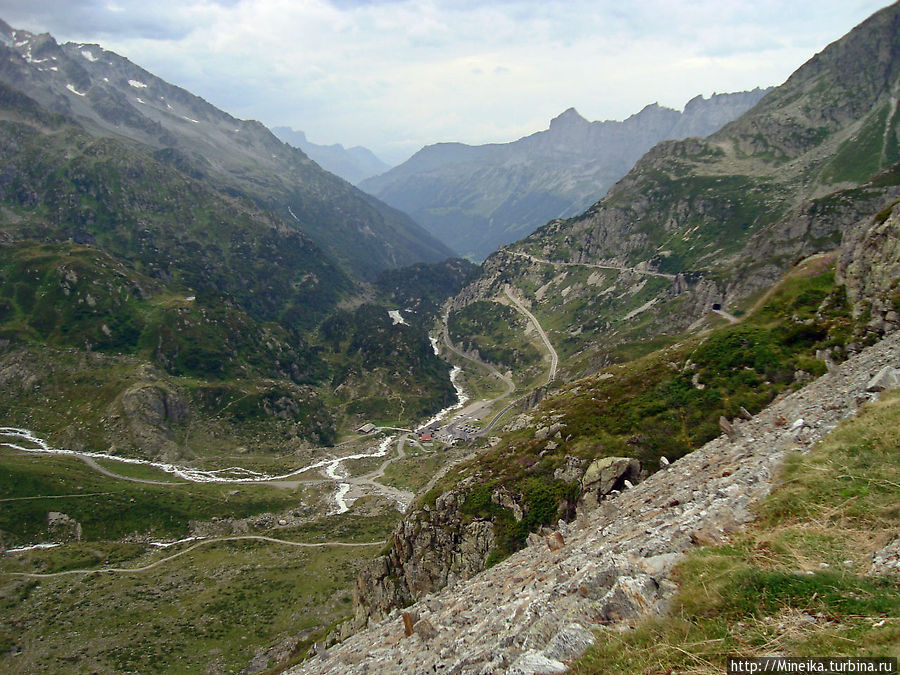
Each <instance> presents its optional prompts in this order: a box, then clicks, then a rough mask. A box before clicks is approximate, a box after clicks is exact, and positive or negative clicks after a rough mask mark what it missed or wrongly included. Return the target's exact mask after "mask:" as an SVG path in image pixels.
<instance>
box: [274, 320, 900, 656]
mask: <svg viewBox="0 0 900 675" xmlns="http://www.w3.org/2000/svg"><path fill="white" fill-rule="evenodd" d="M898 371H900V333H897V332H895V333H892V334H891V335H889V336H888V337H887V338H885V339H884V340H883V341H881V342H879V343H878V344H876V345H874V346H871V347H869V348H867V349H865V350H863V351H862V352H860V353H859V354H857V355H855V356H853V357H852V358H850V359H848V360H847V361H846V362H845V363H843V364H841V365H840V366H838V367H836V368H835V369H834V370H833V371H832V372H830V373H828V374H826V375H824V376H822V377H821V378H819V379H818V380H816V381H814V382H812V383H810V384H809V385H807V386H806V387H805V388H803V389H802V390H800V391H797V392H796V393H794V394H791V395H789V396H785V397H781V398H779V399H777V400H776V401H775V402H774V403H773V404H772V405H770V406H769V407H768V408H766V409H765V410H764V411H763V412H761V413H760V414H758V415H756V416H755V417H753V418H752V419H750V420H735V421H734V422H733V423H732V424H733V427H734V433H733V437H732V438H729V437H727V436H725V435H723V436H720V437H719V438H717V439H715V440H713V441H711V442H710V443H708V444H706V445H705V446H704V447H703V448H701V449H700V450H697V451H695V452H693V453H691V454H690V455H687V456H686V457H684V458H682V459H681V460H679V461H677V462H675V463H673V464H671V465H670V466H669V467H668V468H667V469H665V470H663V471H660V472H658V473H656V474H654V475H653V476H651V477H650V478H648V479H647V480H646V481H644V482H643V483H641V484H639V485H637V486H635V487H634V488H633V489H629V490H627V491H625V492H623V493H621V494H620V495H618V496H616V497H614V498H610V499H606V500H604V501H602V502H601V503H600V505H599V507H598V508H596V509H592V510H582V511H581V512H580V514H579V517H578V518H577V519H576V521H575V522H573V523H571V524H568V525H566V524H561V525H560V528H559V530H558V531H556V532H554V533H553V536H551V537H548V538H547V539H546V542H545V545H533V546H529V547H528V548H527V549H524V550H522V551H519V552H518V553H516V554H514V555H512V556H511V557H510V558H508V559H507V560H505V561H503V562H502V563H500V564H498V565H496V566H494V567H492V568H490V569H488V570H486V571H485V572H483V573H481V574H479V575H477V576H476V577H474V578H473V579H472V580H470V581H469V582H467V583H464V584H458V585H456V586H453V587H447V588H445V589H444V590H443V591H441V592H439V593H437V594H435V595H432V596H429V597H427V598H425V599H423V600H421V601H419V602H417V603H415V604H414V605H412V606H410V607H408V608H406V609H405V610H403V611H402V612H401V611H400V610H395V611H393V612H392V613H390V614H389V615H388V616H387V617H386V618H385V619H384V620H382V621H380V622H373V623H372V624H370V626H369V627H368V629H366V630H364V631H362V632H360V633H358V634H356V635H354V636H352V637H350V638H349V639H347V640H346V641H345V642H343V643H342V644H340V645H336V646H335V647H333V648H331V649H328V650H322V651H321V652H320V653H319V655H318V656H316V657H314V658H313V659H311V660H310V661H308V662H306V663H304V664H302V665H301V666H299V667H297V668H295V669H293V670H291V671H290V672H292V673H333V672H341V673H379V674H381V673H421V672H444V673H493V672H501V671H502V672H508V673H553V672H564V671H565V669H566V665H565V663H566V662H568V661H570V660H572V659H574V658H576V657H577V656H578V655H579V654H581V653H582V652H583V651H584V650H585V649H587V647H588V646H589V645H590V644H591V643H592V642H593V640H594V639H595V637H594V635H595V633H594V631H595V630H597V629H600V628H603V627H610V626H616V625H622V624H627V623H628V622H630V621H632V620H635V619H638V618H639V617H642V616H645V615H649V614H653V613H655V612H660V611H663V610H664V609H665V607H666V604H667V601H668V600H669V599H670V598H671V597H672V595H673V593H674V592H675V590H676V585H675V583H674V582H673V581H672V580H671V579H670V577H669V573H670V571H671V569H672V567H673V565H674V564H675V563H676V562H677V561H678V560H679V559H680V558H681V556H682V555H683V554H684V553H685V552H686V551H687V550H689V549H690V548H692V547H694V546H697V545H703V544H708V543H715V542H719V541H722V540H724V538H725V537H726V536H727V534H728V533H729V532H730V531H732V530H734V529H736V528H739V527H740V526H741V524H742V523H744V522H747V521H748V520H750V518H751V513H750V507H751V506H752V505H753V504H754V503H756V502H757V501H758V500H759V499H761V498H762V497H764V496H765V495H766V494H768V492H769V490H770V488H771V485H772V475H773V472H774V470H775V468H776V467H777V465H778V464H779V463H780V461H781V460H782V458H783V456H784V454H785V453H786V452H789V451H793V450H800V451H804V450H806V449H807V448H809V447H810V446H811V445H812V444H813V443H815V442H816V441H817V440H818V439H820V438H821V437H822V436H824V435H825V434H827V433H828V432H829V431H830V430H831V429H833V428H834V427H835V426H836V425H837V424H838V423H839V422H840V421H841V420H842V419H844V418H846V417H848V416H851V415H853V414H854V413H855V411H856V409H857V407H858V406H859V405H861V404H862V403H864V402H865V401H867V400H869V399H870V398H872V397H873V396H875V395H876V393H875V392H873V391H870V389H877V388H879V387H876V386H874V385H872V386H870V385H871V384H872V379H873V376H875V375H876V374H879V373H882V372H889V373H892V374H893V375H894V376H896V374H897V372H898Z"/></svg>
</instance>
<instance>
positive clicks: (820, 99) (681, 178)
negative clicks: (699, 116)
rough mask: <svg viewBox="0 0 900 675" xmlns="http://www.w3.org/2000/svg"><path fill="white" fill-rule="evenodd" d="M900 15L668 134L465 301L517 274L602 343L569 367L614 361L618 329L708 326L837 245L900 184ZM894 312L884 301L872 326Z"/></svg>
mask: <svg viewBox="0 0 900 675" xmlns="http://www.w3.org/2000/svg"><path fill="white" fill-rule="evenodd" d="M898 25H900V9H898V6H897V5H892V6H890V7H888V8H886V9H884V10H882V11H880V12H878V13H876V14H875V15H874V16H872V17H871V18H870V19H869V20H868V21H866V22H865V23H863V24H861V25H860V26H858V27H857V28H856V29H854V30H853V31H852V32H851V33H850V34H848V35H847V36H845V37H844V38H843V39H841V40H840V41H838V42H835V43H833V44H831V45H829V46H828V47H827V48H826V49H825V50H823V51H822V53H820V54H818V55H817V56H815V57H814V58H813V59H811V60H810V61H809V62H808V63H806V64H805V65H804V66H803V67H801V68H800V69H799V70H798V71H797V72H796V73H794V75H792V76H791V78H790V79H789V80H788V81H787V82H786V83H785V84H784V85H782V86H781V87H778V88H776V89H775V90H773V91H772V92H771V93H769V94H768V95H767V96H765V97H764V98H763V99H762V100H761V101H760V102H759V103H758V104H757V105H755V106H754V107H753V108H751V109H750V110H749V111H747V112H746V113H745V114H744V115H742V116H741V117H740V118H738V119H737V120H735V121H733V122H731V123H729V124H727V125H725V126H724V127H723V128H722V129H720V130H719V131H717V132H716V133H714V134H711V135H710V136H707V137H706V138H704V139H699V138H688V139H686V140H682V141H664V142H662V143H659V144H658V145H656V146H655V147H653V148H652V149H650V150H649V151H648V152H647V153H646V154H645V155H643V157H641V158H640V159H639V160H638V161H637V162H636V164H635V165H634V167H633V168H632V169H631V171H629V172H628V173H627V174H626V175H625V176H624V177H623V178H622V179H621V180H619V181H618V182H617V183H616V184H615V185H614V186H613V187H612V188H610V190H609V192H608V193H607V194H606V196H605V197H604V198H603V199H601V200H600V201H599V202H597V203H596V204H594V205H593V206H591V207H590V208H589V209H587V210H586V211H585V212H584V213H582V214H581V215H579V216H577V217H574V218H569V219H557V220H553V221H550V222H548V223H547V224H546V225H544V226H543V227H541V228H539V229H538V230H537V231H535V232H534V233H533V234H531V235H530V236H528V237H527V238H525V239H523V240H521V241H519V242H517V243H515V244H512V245H511V246H509V247H507V248H503V249H501V250H499V251H498V252H496V253H495V254H493V255H491V256H490V257H489V258H488V259H487V260H486V261H485V263H484V265H483V267H482V275H481V277H480V278H479V279H477V280H475V281H474V282H472V284H471V285H470V286H469V287H468V288H466V289H463V291H462V292H461V293H460V294H459V295H458V296H457V299H456V303H457V306H459V305H464V304H466V303H469V302H472V301H473V300H478V299H482V300H491V299H493V298H495V297H497V295H498V293H499V292H500V291H502V287H503V286H504V285H505V284H509V285H510V286H513V287H516V288H518V289H519V292H520V293H522V294H523V295H525V296H526V300H527V301H531V302H532V303H533V304H532V307H533V310H534V311H535V313H536V314H538V315H540V316H542V317H544V318H546V320H547V323H548V324H550V325H553V324H557V325H560V324H562V326H563V327H562V328H560V329H558V331H556V332H557V335H552V334H551V336H550V339H551V341H552V340H553V339H554V338H556V339H558V340H566V341H568V343H569V346H570V349H572V351H574V352H575V353H578V352H579V351H582V352H583V353H591V354H592V356H591V358H592V359H593V360H594V361H593V362H592V363H584V366H583V367H584V369H583V370H579V371H574V372H568V373H567V372H565V371H563V372H562V373H561V376H562V377H563V378H565V377H566V376H567V375H570V376H571V375H580V374H583V373H587V372H591V370H595V369H597V368H599V367H602V366H603V365H605V363H606V361H604V359H605V358H606V357H607V356H608V355H609V354H612V353H614V347H615V346H616V345H619V344H623V343H633V342H641V341H644V340H647V339H648V338H653V337H656V336H658V335H661V334H672V333H674V332H681V331H684V330H686V329H689V328H690V327H691V326H693V325H694V324H695V323H696V324H697V325H698V326H699V325H700V323H702V322H703V321H704V320H705V317H706V316H707V314H708V313H709V311H710V310H711V309H713V307H714V306H715V305H719V308H720V309H725V310H726V311H727V310H728V307H729V306H731V305H733V303H735V302H737V301H740V300H743V299H746V298H747V297H749V296H750V295H752V294H754V293H757V292H759V291H762V290H764V289H765V288H767V287H769V286H770V285H771V284H772V283H773V282H774V281H776V280H777V279H778V278H780V277H781V276H782V275H783V274H784V272H785V271H786V270H787V269H789V268H790V266H791V265H792V264H793V263H794V262H795V261H796V260H798V259H801V258H804V257H807V256H810V255H812V254H815V253H817V252H824V251H830V250H834V249H835V248H837V246H838V245H839V243H840V241H841V237H842V235H843V234H844V233H846V232H847V231H848V230H849V229H850V228H851V227H852V226H853V225H854V224H855V223H857V222H859V221H860V219H864V218H868V219H871V217H872V215H873V214H875V213H876V212H878V211H879V210H880V209H882V208H883V206H884V204H885V203H888V202H889V201H890V200H891V198H893V199H896V197H897V196H898V195H897V194H896V191H897V188H898V186H897V183H898V181H897V176H896V172H895V169H894V165H895V162H897V161H898V160H900V144H898V142H897V141H898V138H900V128H898V126H897V122H896V117H895V116H893V114H894V111H895V110H896V100H897V96H898V92H900V31H898V30H897V26H898ZM857 78H858V79H860V80H861V81H863V82H864V84H863V85H862V86H860V87H856V86H854V85H853V84H852V82H853V80H854V79H857ZM864 139H869V140H864ZM879 172H882V173H879ZM591 268H595V269H591ZM891 273H893V274H894V276H895V278H896V274H897V273H896V270H894V271H893V272H891V270H889V269H887V268H885V277H886V278H887V276H889V275H890V274H891ZM863 276H864V273H861V274H860V278H863ZM586 277H587V279H585V278H586ZM530 289H537V290H530ZM875 312H877V313H878V316H875ZM890 312H895V313H897V310H896V309H891V308H889V307H888V306H887V305H886V304H882V305H880V306H878V307H875V308H874V312H873V322H874V323H873V327H872V329H873V331H875V332H879V331H880V322H881V321H888V322H890V321H891V320H893V319H894V316H895V314H890V316H888V315H889V313H890ZM898 314H900V313H898ZM876 324H877V325H876ZM573 342H574V343H575V344H574V345H573V344H572V343H573ZM594 355H596V356H594ZM579 365H581V364H579ZM569 367H570V368H571V367H572V366H569Z"/></svg>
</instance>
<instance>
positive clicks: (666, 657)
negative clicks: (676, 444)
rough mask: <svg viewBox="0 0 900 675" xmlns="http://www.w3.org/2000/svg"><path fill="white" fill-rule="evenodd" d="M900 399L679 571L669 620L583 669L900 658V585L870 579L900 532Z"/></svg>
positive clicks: (802, 469) (587, 661)
mask: <svg viewBox="0 0 900 675" xmlns="http://www.w3.org/2000/svg"><path fill="white" fill-rule="evenodd" d="M897 428H900V394H898V393H896V392H895V393H893V394H890V395H887V396H885V397H884V398H883V399H882V400H881V401H879V402H877V403H873V404H871V405H869V406H867V407H866V408H864V409H863V410H862V412H861V413H860V415H859V416H858V417H856V418H854V419H852V420H850V421H848V422H845V423H844V424H843V425H842V426H841V427H840V428H838V429H837V430H836V431H834V432H833V433H832V434H830V435H829V436H828V437H827V438H826V439H824V440H823V441H822V442H821V443H820V444H819V445H817V446H816V447H815V448H814V449H813V450H812V451H811V453H810V454H809V455H800V454H796V455H792V456H790V457H789V458H788V459H787V461H786V462H785V466H784V469H783V472H782V474H781V476H780V477H779V482H778V486H777V488H776V489H775V490H774V491H773V493H772V494H771V495H770V496H769V497H768V498H767V499H766V500H764V502H763V503H762V504H760V505H759V507H758V508H757V516H758V518H757V520H756V521H755V522H754V523H753V524H752V525H751V526H750V527H749V528H748V529H747V531H746V532H745V533H743V534H741V535H738V536H735V537H734V538H733V540H732V542H731V543H730V544H728V545H726V546H720V547H716V548H706V549H701V550H698V551H696V552H694V553H692V554H690V555H689V556H688V558H687V559H686V560H685V561H684V562H683V563H681V564H680V565H679V567H678V569H677V579H678V582H679V585H680V587H681V588H680V591H679V594H678V596H677V598H676V600H675V602H674V606H673V607H672V610H671V612H670V613H669V615H668V616H665V617H662V618H659V619H654V620H648V621H645V622H642V623H640V624H638V625H637V626H636V627H635V630H630V631H626V632H622V633H612V632H603V633H601V634H600V635H599V637H598V641H597V644H596V646H595V647H593V648H592V649H591V650H590V651H589V652H588V654H587V655H585V656H584V657H583V658H582V659H581V660H580V661H579V662H578V664H577V665H576V667H575V668H573V672H574V673H579V674H587V673H667V672H668V673H672V672H678V673H707V672H711V671H715V672H719V671H720V670H724V668H725V658H726V656H725V655H728V654H740V655H746V656H764V655H771V654H779V655H784V656H812V655H829V656H838V655H844V656H893V657H898V656H900V620H898V617H900V581H898V579H897V577H896V576H893V575H887V576H871V575H869V574H868V570H869V567H870V565H871V562H872V555H873V553H875V551H877V550H879V549H880V548H881V547H883V546H885V545H886V544H887V543H889V542H890V541H892V540H893V539H895V538H896V537H897V533H898V531H900V506H898V502H897V490H898V486H900V445H898V441H897V437H896V434H895V432H896V429H897Z"/></svg>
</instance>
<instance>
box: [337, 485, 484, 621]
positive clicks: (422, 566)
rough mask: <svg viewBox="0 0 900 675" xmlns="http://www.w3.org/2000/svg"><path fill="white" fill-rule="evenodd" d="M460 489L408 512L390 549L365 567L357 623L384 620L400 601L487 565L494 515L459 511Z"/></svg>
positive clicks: (358, 589)
mask: <svg viewBox="0 0 900 675" xmlns="http://www.w3.org/2000/svg"><path fill="white" fill-rule="evenodd" d="M461 494H462V493H461V492H460V491H451V492H448V493H446V494H444V495H441V496H440V497H438V498H437V500H436V502H435V505H434V508H432V509H428V510H420V511H416V512H415V513H414V514H411V516H409V517H407V518H404V519H403V521H402V522H401V523H400V524H399V525H398V526H397V529H396V530H394V533H393V535H392V537H391V549H390V552H389V553H388V554H387V555H384V556H381V557H380V558H378V559H376V560H374V561H373V562H372V563H370V564H369V565H367V566H366V567H364V568H363V569H362V570H361V571H360V573H359V576H358V578H357V582H356V588H355V590H354V603H355V615H356V623H357V624H358V625H360V626H362V625H365V622H366V620H367V619H368V618H369V617H371V618H372V619H374V620H376V621H377V620H381V619H382V618H384V616H385V615H386V614H387V613H388V612H390V611H392V610H393V609H395V608H397V607H404V606H406V605H408V604H410V603H411V602H413V601H415V600H417V599H419V598H421V597H423V596H425V595H427V594H428V593H432V592H434V591H436V590H438V589H441V588H443V587H444V586H447V585H448V584H450V585H453V584H455V583H456V582H457V581H459V580H463V579H468V578H470V577H472V576H474V575H475V574H477V573H478V572H480V571H481V570H483V569H484V568H485V565H486V564H487V559H488V555H489V554H490V551H491V549H492V548H493V547H494V532H493V525H492V524H491V522H490V521H489V520H471V519H467V518H465V517H464V516H463V514H462V512H461V511H460V506H461V505H462V504H461V501H460V500H461V499H462V496H461Z"/></svg>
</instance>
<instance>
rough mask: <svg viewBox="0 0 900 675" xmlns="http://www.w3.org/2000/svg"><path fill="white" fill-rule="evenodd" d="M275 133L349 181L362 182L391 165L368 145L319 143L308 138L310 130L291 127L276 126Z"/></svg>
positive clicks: (322, 165)
mask: <svg viewBox="0 0 900 675" xmlns="http://www.w3.org/2000/svg"><path fill="white" fill-rule="evenodd" d="M272 133H273V134H275V135H276V136H278V138H280V139H281V140H282V141H284V142H285V143H287V144H289V145H293V146H294V147H295V148H299V149H300V150H302V151H303V152H305V153H306V155H307V156H308V157H309V158H310V159H311V160H313V161H314V162H316V164H318V165H319V166H321V167H322V168H323V169H325V170H326V171H330V172H331V173H333V174H335V175H336V176H340V177H341V178H343V179H344V180H345V181H347V182H348V183H352V184H353V185H359V184H360V183H361V182H362V181H364V180H365V179H366V178H371V177H372V176H377V175H379V174H382V173H384V172H385V171H387V170H388V169H390V168H391V167H390V165H389V164H385V163H384V162H382V161H381V160H380V159H378V157H376V156H375V154H374V153H373V152H372V151H371V150H369V149H368V148H364V147H362V146H361V145H356V146H354V147H352V148H345V147H344V146H343V145H341V144H340V143H335V144H333V145H319V144H317V143H313V142H311V141H310V140H309V139H307V138H306V134H305V133H303V132H302V131H297V130H296V129H291V128H290V127H272Z"/></svg>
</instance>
